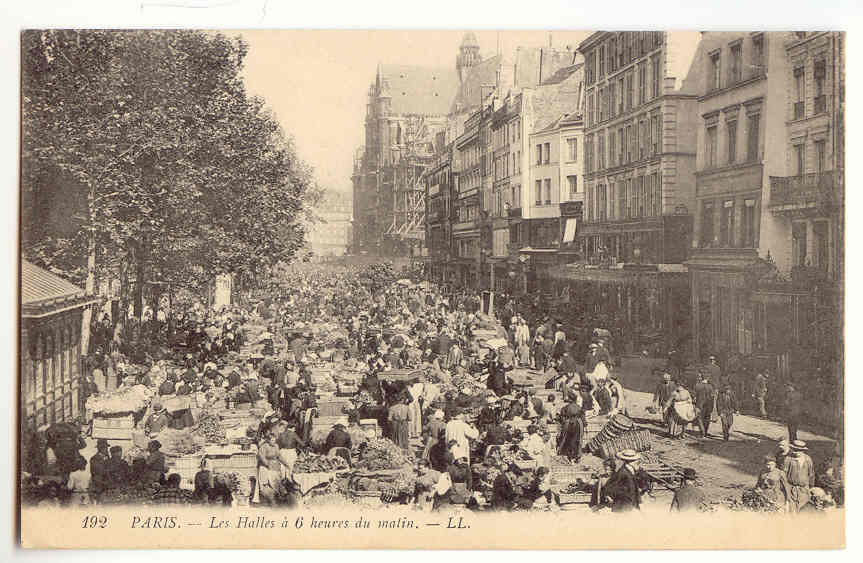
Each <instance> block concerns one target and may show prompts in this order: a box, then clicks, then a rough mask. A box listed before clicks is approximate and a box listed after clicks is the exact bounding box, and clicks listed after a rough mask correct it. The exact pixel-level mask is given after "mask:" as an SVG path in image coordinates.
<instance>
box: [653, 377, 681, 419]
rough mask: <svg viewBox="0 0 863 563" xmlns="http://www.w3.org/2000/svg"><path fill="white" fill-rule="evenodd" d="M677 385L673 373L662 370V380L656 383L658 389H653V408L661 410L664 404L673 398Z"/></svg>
mask: <svg viewBox="0 0 863 563" xmlns="http://www.w3.org/2000/svg"><path fill="white" fill-rule="evenodd" d="M676 387H677V386H676V385H675V383H674V381H672V380H671V374H670V373H668V371H663V372H662V381H661V382H660V383H657V384H656V389H655V390H654V391H653V408H655V409H656V410H657V412H660V411H661V410H662V406H663V405H664V404H665V403H666V402H668V399H670V398H671V394H672V393H674V389H675V388H676Z"/></svg>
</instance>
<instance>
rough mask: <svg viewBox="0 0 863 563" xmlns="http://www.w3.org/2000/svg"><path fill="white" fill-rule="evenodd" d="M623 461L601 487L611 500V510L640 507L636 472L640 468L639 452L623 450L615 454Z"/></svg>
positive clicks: (617, 510) (620, 510)
mask: <svg viewBox="0 0 863 563" xmlns="http://www.w3.org/2000/svg"><path fill="white" fill-rule="evenodd" d="M617 458H618V459H619V460H620V461H622V462H623V465H622V466H621V467H620V469H618V470H617V472H615V474H614V475H612V477H611V479H609V481H608V483H606V485H605V488H604V489H603V494H604V495H605V496H606V497H607V498H608V499H610V501H611V511H612V512H630V511H632V510H640V509H641V488H640V486H639V483H638V479H637V477H636V474H637V473H638V470H639V469H640V468H641V454H639V453H638V452H636V451H635V450H623V451H622V452H619V453H618V454H617Z"/></svg>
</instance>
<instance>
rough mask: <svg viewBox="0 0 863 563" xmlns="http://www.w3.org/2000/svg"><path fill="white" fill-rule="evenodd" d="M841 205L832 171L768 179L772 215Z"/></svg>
mask: <svg viewBox="0 0 863 563" xmlns="http://www.w3.org/2000/svg"><path fill="white" fill-rule="evenodd" d="M840 203H841V194H840V193H839V190H838V182H834V180H833V171H832V170H830V171H826V172H821V173H820V174H802V175H800V176H789V177H777V176H771V177H770V209H771V210H773V212H774V213H777V212H779V213H781V212H785V211H799V210H803V209H808V208H822V209H823V208H829V207H833V206H836V205H839V204H840Z"/></svg>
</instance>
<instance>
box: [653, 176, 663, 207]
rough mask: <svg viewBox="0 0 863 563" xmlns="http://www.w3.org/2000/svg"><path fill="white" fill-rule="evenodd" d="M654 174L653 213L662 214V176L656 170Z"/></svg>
mask: <svg viewBox="0 0 863 563" xmlns="http://www.w3.org/2000/svg"><path fill="white" fill-rule="evenodd" d="M652 176H653V215H655V216H658V215H662V180H661V178H662V176H660V175H659V172H654V173H653V174H652Z"/></svg>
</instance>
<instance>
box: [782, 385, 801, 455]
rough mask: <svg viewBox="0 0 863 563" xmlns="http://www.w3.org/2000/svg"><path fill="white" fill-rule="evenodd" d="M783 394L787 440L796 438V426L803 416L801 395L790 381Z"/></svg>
mask: <svg viewBox="0 0 863 563" xmlns="http://www.w3.org/2000/svg"><path fill="white" fill-rule="evenodd" d="M785 387H786V394H785V423H786V424H787V425H788V440H789V441H791V442H793V441H794V440H796V439H797V428H798V427H799V426H800V419H801V418H802V417H803V395H801V393H800V392H799V391H798V390H797V387H796V386H795V385H794V383H792V382H788V384H787V385H786V386H785Z"/></svg>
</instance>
